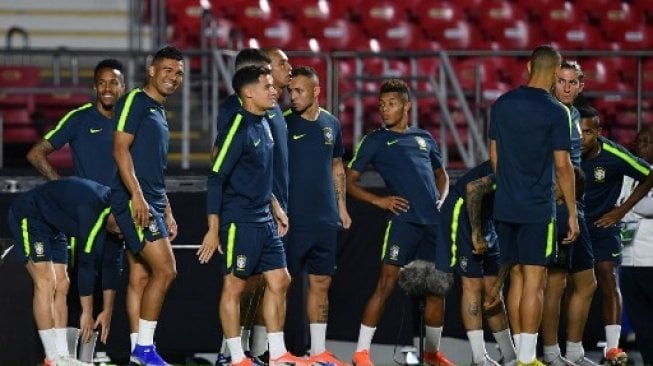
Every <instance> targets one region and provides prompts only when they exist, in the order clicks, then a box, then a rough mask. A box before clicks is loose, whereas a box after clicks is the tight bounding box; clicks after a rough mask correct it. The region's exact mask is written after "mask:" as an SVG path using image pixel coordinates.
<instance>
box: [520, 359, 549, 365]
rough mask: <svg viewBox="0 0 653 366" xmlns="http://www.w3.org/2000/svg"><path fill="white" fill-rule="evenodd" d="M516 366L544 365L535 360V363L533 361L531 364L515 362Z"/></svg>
mask: <svg viewBox="0 0 653 366" xmlns="http://www.w3.org/2000/svg"><path fill="white" fill-rule="evenodd" d="M517 366H544V364H543V363H542V362H540V360H537V359H536V360H535V361H533V362H531V363H523V362H520V361H517Z"/></svg>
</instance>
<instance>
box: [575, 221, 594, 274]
mask: <svg viewBox="0 0 653 366" xmlns="http://www.w3.org/2000/svg"><path fill="white" fill-rule="evenodd" d="M578 226H579V228H580V235H579V236H578V240H576V242H575V243H574V244H573V245H572V247H571V270H570V272H571V273H578V272H582V271H585V270H588V269H591V268H594V252H593V250H592V240H590V233H589V230H588V229H587V223H586V222H585V218H584V217H582V216H579V217H578Z"/></svg>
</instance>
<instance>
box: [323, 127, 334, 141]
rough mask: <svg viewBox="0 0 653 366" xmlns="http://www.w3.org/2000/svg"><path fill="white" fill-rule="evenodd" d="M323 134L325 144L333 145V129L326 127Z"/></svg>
mask: <svg viewBox="0 0 653 366" xmlns="http://www.w3.org/2000/svg"><path fill="white" fill-rule="evenodd" d="M322 133H323V134H324V144H325V145H333V130H332V129H331V127H324V128H323V129H322Z"/></svg>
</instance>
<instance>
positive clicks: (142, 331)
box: [136, 319, 157, 346]
mask: <svg viewBox="0 0 653 366" xmlns="http://www.w3.org/2000/svg"><path fill="white" fill-rule="evenodd" d="M156 323H157V322H156V321H151V320H145V319H138V340H137V341H136V344H138V345H139V346H151V345H153V344H154V331H155V330H156Z"/></svg>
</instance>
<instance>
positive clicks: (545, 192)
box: [490, 46, 578, 365]
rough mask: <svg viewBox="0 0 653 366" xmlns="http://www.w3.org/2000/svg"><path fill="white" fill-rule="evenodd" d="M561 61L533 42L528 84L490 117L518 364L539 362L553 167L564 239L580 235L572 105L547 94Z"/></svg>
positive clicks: (499, 104)
mask: <svg viewBox="0 0 653 366" xmlns="http://www.w3.org/2000/svg"><path fill="white" fill-rule="evenodd" d="M560 62H561V59H560V54H559V53H558V52H557V51H556V50H555V49H553V48H552V47H550V46H540V47H538V48H536V49H535V50H534V51H533V53H532V54H531V59H530V61H529V63H528V71H529V80H528V84H527V85H526V86H522V87H519V88H517V89H514V90H512V91H509V92H508V93H506V94H504V95H502V96H501V97H500V98H499V99H498V100H497V101H496V103H495V104H494V106H493V107H492V112H491V117H490V159H491V161H492V165H493V169H494V171H495V175H496V180H497V183H496V185H497V188H496V193H495V199H494V219H495V223H496V229H497V233H498V235H499V239H500V241H501V254H500V261H501V264H502V265H513V266H512V269H511V270H510V272H511V274H510V290H509V293H508V316H509V318H510V324H511V326H512V327H513V333H514V334H515V335H516V337H515V338H517V341H516V342H515V344H516V345H517V349H518V355H517V359H518V364H523V365H541V363H540V362H539V361H537V360H536V359H535V349H536V344H537V331H538V329H539V327H540V320H541V316H542V297H543V293H544V283H545V280H546V266H547V265H548V264H549V260H550V257H551V254H552V252H553V242H552V240H553V239H554V238H555V236H554V229H555V226H554V225H555V223H554V221H553V220H554V217H555V216H554V215H555V206H554V205H555V201H554V197H553V181H554V179H553V178H554V171H553V170H554V167H555V176H556V178H557V179H556V180H557V181H558V182H559V184H560V187H561V190H562V192H563V196H564V201H565V205H566V206H567V209H568V210H569V220H568V225H569V231H568V233H567V234H566V236H565V237H564V239H563V240H564V243H565V244H567V243H572V242H573V241H574V240H576V237H577V236H578V220H577V215H576V198H575V194H574V179H573V174H574V173H573V167H572V165H571V161H570V159H569V150H570V145H571V143H570V137H569V136H570V128H571V121H570V117H569V111H568V110H567V109H566V108H565V107H564V106H562V105H561V104H560V103H558V101H556V100H555V99H554V98H553V97H552V96H551V94H550V93H549V91H550V90H551V89H552V88H553V86H554V84H555V81H556V71H557V70H558V69H559V68H560ZM533 131H536V132H537V133H533Z"/></svg>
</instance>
